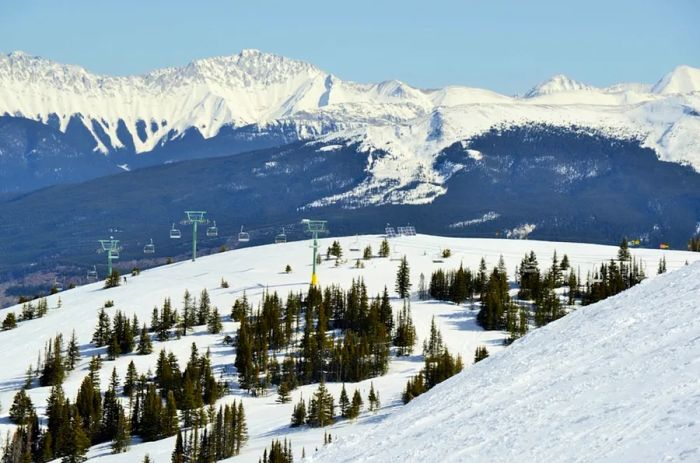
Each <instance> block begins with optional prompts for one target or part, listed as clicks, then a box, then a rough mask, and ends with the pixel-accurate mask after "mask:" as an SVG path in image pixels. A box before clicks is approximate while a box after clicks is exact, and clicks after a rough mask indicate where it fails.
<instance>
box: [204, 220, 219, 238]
mask: <svg viewBox="0 0 700 463" xmlns="http://www.w3.org/2000/svg"><path fill="white" fill-rule="evenodd" d="M207 236H219V229H218V228H217V227H216V220H215V221H214V224H213V225H212V226H210V227H207Z"/></svg>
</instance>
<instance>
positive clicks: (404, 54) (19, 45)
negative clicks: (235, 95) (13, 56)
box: [0, 0, 700, 93]
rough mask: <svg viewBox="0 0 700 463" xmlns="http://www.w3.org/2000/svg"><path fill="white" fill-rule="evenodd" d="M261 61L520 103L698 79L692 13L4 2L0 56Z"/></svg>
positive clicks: (625, 6) (695, 4) (609, 6)
mask: <svg viewBox="0 0 700 463" xmlns="http://www.w3.org/2000/svg"><path fill="white" fill-rule="evenodd" d="M243 48H258V49H260V50H263V51H267V52H273V53H278V54H282V55H285V56H289V57H292V58H298V59H303V60H306V61H310V62H312V63H314V64H316V65H317V66H319V67H321V68H322V69H324V70H326V71H329V72H332V73H334V74H336V75H338V76H340V77H341V78H344V79H351V80H356V81H361V82H375V81H381V80H387V79H400V80H402V81H404V82H407V83H409V84H411V85H414V86H418V87H423V88H432V87H439V86H443V85H447V84H463V85H469V86H476V87H484V88H490V89H493V90H497V91H500V92H503V93H516V92H520V93H522V92H524V91H526V90H527V89H529V88H530V87H532V86H533V85H534V84H536V83H537V82H539V81H542V80H544V79H546V78H547V77H549V76H551V75H554V74H559V73H563V74H567V75H569V76H570V77H572V78H575V79H577V80H581V81H584V82H587V83H590V84H593V85H608V84H611V83H615V82H622V81H637V82H650V83H652V82H654V81H656V80H657V79H659V78H660V77H661V76H663V75H664V74H665V73H667V72H668V71H670V70H671V69H672V68H673V67H675V66H676V65H678V64H689V65H692V66H697V67H700V1H695V0H677V1H673V0H668V1H661V0H658V1H647V0H626V1H615V0H603V1H601V0H587V1H577V2H574V1H564V0H560V1H537V0H521V1H505V0H500V1H499V0H481V1H466V0H465V1H456V0H455V1H446V0H423V1H412V0H404V1H391V2H390V1H382V0H370V1H366V0H352V1H347V2H341V1H333V0H325V1H315V0H314V1H303V0H287V1H272V0H257V1H255V0H248V1H238V0H229V1H205V0H202V1H181V2H179V1H175V0H172V1H163V0H138V1H136V0H119V1H114V0H112V1H107V0H65V1H63V0H51V1H39V0H2V1H0V51H2V52H5V53H7V52H10V51H13V50H23V51H26V52H28V53H31V54H35V55H40V56H45V57H47V58H51V59H54V60H57V61H60V62H65V63H73V64H79V65H82V66H84V67H86V68H88V69H89V70H91V71H93V72H98V73H108V74H117V75H126V74H134V73H143V72H146V71H148V70H151V69H154V68H157V67H163V66H178V65H183V64H186V63H187V62H189V61H191V60H193V59H196V58H203V57H208V56H215V55H230V54H235V53H237V52H239V51H240V50H241V49H243Z"/></svg>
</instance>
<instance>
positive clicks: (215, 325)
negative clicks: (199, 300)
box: [207, 307, 224, 334]
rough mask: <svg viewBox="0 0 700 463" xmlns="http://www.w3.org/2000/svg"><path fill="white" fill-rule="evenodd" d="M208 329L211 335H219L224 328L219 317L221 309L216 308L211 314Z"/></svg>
mask: <svg viewBox="0 0 700 463" xmlns="http://www.w3.org/2000/svg"><path fill="white" fill-rule="evenodd" d="M207 328H208V329H209V332H210V333H211V334H219V333H221V330H222V329H223V328H224V327H223V324H222V323H221V317H220V316H219V309H217V308H216V307H214V310H212V311H211V314H209V320H208V322H207Z"/></svg>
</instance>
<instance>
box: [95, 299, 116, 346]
mask: <svg viewBox="0 0 700 463" xmlns="http://www.w3.org/2000/svg"><path fill="white" fill-rule="evenodd" d="M111 339H112V328H111V325H110V321H109V315H107V312H105V308H104V307H102V308H101V309H100V313H99V315H98V316H97V326H96V327H95V332H94V333H93V335H92V343H93V344H95V346H96V347H102V346H106V345H108V344H109V342H110V341H111Z"/></svg>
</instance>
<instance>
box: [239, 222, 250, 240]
mask: <svg viewBox="0 0 700 463" xmlns="http://www.w3.org/2000/svg"><path fill="white" fill-rule="evenodd" d="M238 241H239V242H241V243H247V242H248V241H250V235H249V234H248V232H244V231H243V225H241V232H240V233H239V234H238Z"/></svg>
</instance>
